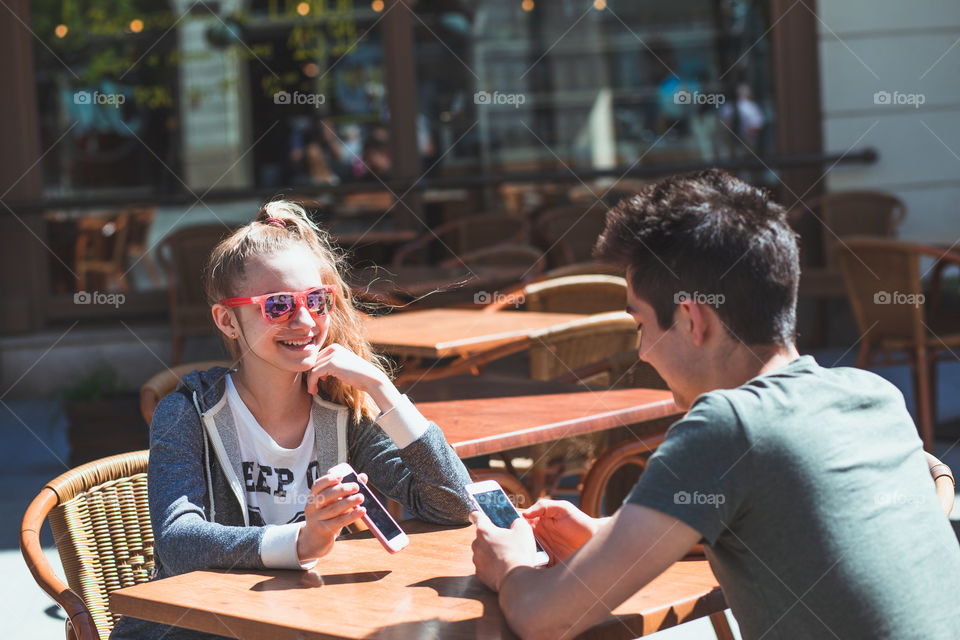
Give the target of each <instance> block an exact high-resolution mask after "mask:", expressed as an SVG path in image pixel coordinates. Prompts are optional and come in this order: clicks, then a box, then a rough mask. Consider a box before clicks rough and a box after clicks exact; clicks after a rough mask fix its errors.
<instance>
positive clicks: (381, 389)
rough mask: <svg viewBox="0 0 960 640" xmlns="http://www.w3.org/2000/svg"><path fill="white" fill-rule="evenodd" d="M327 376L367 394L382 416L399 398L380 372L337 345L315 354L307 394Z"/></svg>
mask: <svg viewBox="0 0 960 640" xmlns="http://www.w3.org/2000/svg"><path fill="white" fill-rule="evenodd" d="M329 376H333V377H334V378H337V379H338V380H340V381H341V382H343V383H344V384H345V385H347V386H350V387H354V388H355V389H359V390H361V391H364V392H366V393H368V394H370V397H371V398H373V401H374V402H376V403H377V406H378V407H380V411H382V412H384V413H386V412H387V411H389V410H390V409H392V408H393V407H394V406H396V404H397V403H398V402H399V401H400V398H401V395H400V392H399V391H397V388H396V387H395V386H393V383H392V382H390V379H389V378H388V377H387V374H386V373H384V372H383V370H382V369H380V368H379V367H377V366H376V365H374V364H373V363H372V362H369V361H367V360H364V359H363V358H361V357H360V356H358V355H357V354H355V353H354V352H353V351H350V349H347V348H346V347H344V346H342V345H339V344H331V345H329V346H327V347H324V348H323V349H321V350H320V353H319V354H317V362H316V364H315V365H314V366H313V369H311V370H310V371H308V372H307V391H309V392H310V393H314V394H315V393H317V392H318V391H319V386H320V381H321V380H326V379H327V377H329Z"/></svg>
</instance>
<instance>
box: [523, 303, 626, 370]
mask: <svg viewBox="0 0 960 640" xmlns="http://www.w3.org/2000/svg"><path fill="white" fill-rule="evenodd" d="M530 338H531V346H530V377H531V378H533V379H534V380H555V379H556V378H559V377H561V376H563V375H566V374H568V373H570V372H571V371H574V370H576V369H578V368H580V367H583V366H586V365H588V364H590V363H593V362H597V361H598V360H603V359H605V358H608V357H610V356H611V355H613V354H615V353H619V352H621V351H627V350H630V349H636V347H637V325H636V323H635V322H634V321H633V319H632V318H630V317H629V316H628V315H627V314H626V313H624V312H623V311H614V312H609V313H598V314H595V315H592V316H588V317H586V318H583V319H582V320H574V321H573V322H568V323H566V324H563V325H560V326H557V327H550V328H548V329H545V330H543V331H539V332H536V333H534V334H532V335H531V336H530Z"/></svg>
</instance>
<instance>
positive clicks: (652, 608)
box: [110, 521, 726, 640]
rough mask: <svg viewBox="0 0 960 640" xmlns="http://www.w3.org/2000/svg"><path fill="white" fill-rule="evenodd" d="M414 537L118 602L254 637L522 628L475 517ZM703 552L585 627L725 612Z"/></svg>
mask: <svg viewBox="0 0 960 640" xmlns="http://www.w3.org/2000/svg"><path fill="white" fill-rule="evenodd" d="M404 529H405V530H406V531H407V533H408V534H409V537H410V545H409V546H408V547H407V548H406V549H404V550H402V551H401V552H399V553H397V554H393V555H391V554H389V553H387V552H386V551H384V550H383V548H382V547H381V546H380V543H379V542H377V541H376V540H375V539H373V537H372V536H371V535H370V533H369V532H364V533H360V534H353V535H351V536H347V537H346V539H343V540H340V541H338V542H337V543H336V544H335V545H334V547H333V551H332V552H331V553H330V554H329V555H328V556H326V557H324V558H322V559H321V560H320V563H319V564H318V565H317V567H316V570H315V571H317V572H318V573H319V574H322V576H323V582H324V584H323V586H320V587H318V586H315V585H316V584H317V583H318V582H319V581H318V580H316V575H317V573H314V572H307V573H304V572H301V571H255V570H247V569H236V570H230V571H225V570H211V571H193V572H190V573H186V574H182V575H178V576H173V577H170V578H165V579H163V580H156V581H152V582H146V583H143V584H138V585H135V586H132V587H127V588H124V589H119V590H117V591H114V592H113V593H112V594H110V607H111V610H112V611H113V612H115V613H120V614H124V615H131V616H136V617H139V618H145V619H147V620H153V621H156V622H162V623H166V624H172V625H175V626H178V627H186V628H188V629H196V630H199V631H206V632H210V633H216V634H222V635H226V636H231V637H239V638H246V639H248V640H294V639H298V640H300V639H303V640H307V639H324V640H329V639H347V638H350V639H352V638H380V639H382V640H394V639H397V640H399V639H410V640H414V639H416V640H419V639H421V638H443V639H444V640H461V639H462V640H467V639H470V640H474V639H477V638H481V639H485V640H495V639H499V638H515V637H516V636H514V635H513V634H512V633H511V632H510V630H509V628H508V627H507V625H506V622H505V620H504V618H503V614H502V613H501V611H500V607H499V605H498V603H497V595H496V594H495V593H493V592H492V591H490V590H488V589H487V588H486V587H484V586H483V584H481V583H480V581H479V580H477V579H476V577H475V576H474V567H473V563H472V555H471V551H470V544H471V542H472V541H473V537H474V529H473V527H470V526H466V527H456V528H454V527H438V526H434V525H427V524H424V523H420V522H417V521H407V522H405V523H404ZM725 607H726V604H725V601H724V598H723V593H722V592H721V591H720V588H719V586H718V585H717V582H716V579H715V578H714V576H713V573H712V572H711V571H710V567H709V565H708V563H707V562H706V561H705V560H683V561H680V562H677V563H676V564H674V565H673V566H672V567H670V568H669V569H667V571H666V572H665V573H663V574H662V575H661V576H659V577H658V578H656V579H655V580H654V581H653V582H651V583H650V584H649V585H647V586H646V587H644V588H643V589H641V590H640V591H638V592H637V593H636V594H634V595H633V596H632V597H631V598H630V599H628V600H627V601H626V602H624V603H623V604H622V605H620V606H619V607H617V608H616V609H615V610H614V611H613V614H612V615H610V616H608V617H607V618H606V619H605V620H603V621H601V622H600V623H599V624H598V625H596V626H594V627H593V628H592V629H590V630H588V631H587V633H586V634H584V635H583V636H581V637H584V638H634V637H637V636H642V635H646V634H650V633H653V632H655V631H659V630H661V629H665V628H667V627H671V626H674V625H676V624H680V623H683V622H687V621H689V620H693V619H696V618H700V617H704V616H707V615H710V614H713V613H717V612H721V611H723V610H724V608H725Z"/></svg>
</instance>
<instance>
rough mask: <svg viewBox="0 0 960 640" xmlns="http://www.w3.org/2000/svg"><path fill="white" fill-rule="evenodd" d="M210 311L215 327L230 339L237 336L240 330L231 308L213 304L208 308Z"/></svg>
mask: <svg viewBox="0 0 960 640" xmlns="http://www.w3.org/2000/svg"><path fill="white" fill-rule="evenodd" d="M210 313H211V314H212V315H213V323H214V324H215V325H217V329H219V330H220V332H221V333H222V334H223V335H225V336H227V337H228V338H231V339H233V338H236V337H237V334H238V333H239V332H240V325H239V322H237V317H236V315H235V314H234V312H233V309H231V308H230V307H227V306H225V305H222V304H215V305H213V307H211V308H210Z"/></svg>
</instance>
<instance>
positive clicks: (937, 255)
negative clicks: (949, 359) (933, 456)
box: [837, 238, 960, 451]
mask: <svg viewBox="0 0 960 640" xmlns="http://www.w3.org/2000/svg"><path fill="white" fill-rule="evenodd" d="M922 256H925V257H930V258H934V259H935V260H936V261H937V263H936V264H935V266H934V277H933V279H932V283H931V289H932V291H934V292H936V291H938V290H939V286H940V283H939V274H940V271H941V269H942V268H943V267H944V265H947V264H953V265H960V255H958V254H955V253H950V252H947V251H942V250H939V249H935V248H933V247H927V246H922V245H914V244H908V243H904V242H896V241H893V240H877V239H872V238H847V239H846V240H845V241H844V243H843V244H842V245H839V246H838V247H837V264H838V265H839V267H840V272H841V273H842V274H843V281H844V283H845V284H846V287H847V294H848V296H849V298H850V306H851V307H852V308H853V315H854V318H855V319H856V321H857V328H858V329H859V331H860V335H861V341H860V352H859V354H858V356H857V366H858V367H868V366H870V365H874V364H889V363H891V362H894V361H895V356H897V355H900V356H901V360H905V361H906V362H907V363H909V364H910V366H911V369H912V374H913V389H914V394H915V395H914V397H915V399H916V405H917V425H918V427H919V429H920V435H921V437H922V438H923V442H924V447H925V448H926V450H927V451H932V450H933V436H934V434H933V426H934V423H935V421H936V394H935V392H934V390H935V389H936V364H937V361H938V359H939V358H940V357H943V356H945V355H950V354H951V353H952V352H951V350H952V349H956V348H958V347H960V322H958V321H957V318H952V317H947V316H946V315H945V314H942V313H940V311H939V308H938V304H936V303H932V304H930V305H927V304H924V301H925V298H924V292H923V286H922V282H921V276H920V258H921V257H922ZM894 296H899V297H902V300H900V299H899V298H898V299H895V298H894ZM937 301H938V300H937ZM928 307H929V308H928Z"/></svg>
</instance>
